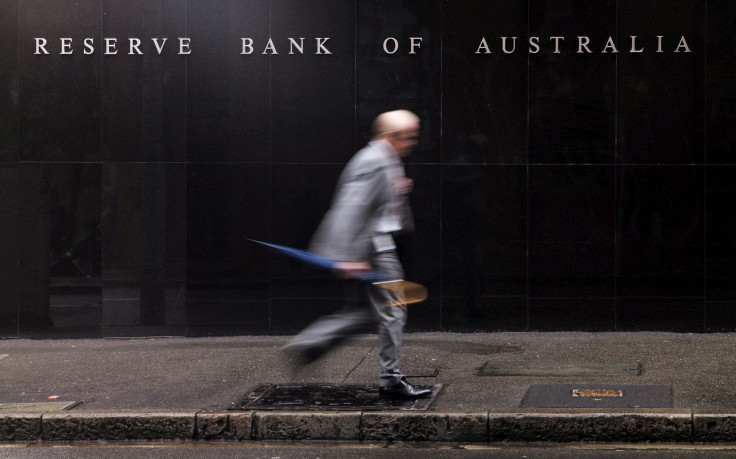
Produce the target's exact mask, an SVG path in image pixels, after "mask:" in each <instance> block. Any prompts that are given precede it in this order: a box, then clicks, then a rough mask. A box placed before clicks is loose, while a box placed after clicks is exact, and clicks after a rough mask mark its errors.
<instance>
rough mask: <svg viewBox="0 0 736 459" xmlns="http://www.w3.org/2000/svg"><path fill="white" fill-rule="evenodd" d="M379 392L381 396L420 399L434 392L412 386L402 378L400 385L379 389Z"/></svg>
mask: <svg viewBox="0 0 736 459" xmlns="http://www.w3.org/2000/svg"><path fill="white" fill-rule="evenodd" d="M378 392H379V393H380V394H381V395H387V396H389V397H413V398H420V397H426V396H428V395H429V394H431V393H432V390H431V389H420V388H418V387H416V386H412V385H411V384H409V382H407V380H406V379H404V378H402V379H401V382H400V383H398V384H394V385H393V386H386V387H379V388H378Z"/></svg>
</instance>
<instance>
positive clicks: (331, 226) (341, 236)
mask: <svg viewBox="0 0 736 459" xmlns="http://www.w3.org/2000/svg"><path fill="white" fill-rule="evenodd" d="M391 151H392V150H391V145H390V144H389V143H388V142H386V141H385V140H379V141H374V142H371V143H369V144H368V145H367V146H366V147H365V148H363V149H362V150H360V151H359V152H358V153H356V154H355V156H353V158H352V159H351V160H350V161H349V162H348V164H347V165H346V166H345V169H344V170H343V172H342V174H341V175H340V178H339V180H338V182H337V187H336V190H335V196H334V198H333V201H332V206H331V207H330V210H329V211H328V212H327V214H326V215H325V217H324V219H323V220H322V223H321V224H320V225H319V227H318V228H317V231H316V232H315V234H314V237H313V238H312V242H311V243H310V245H309V250H310V251H311V252H314V253H316V254H318V255H321V256H323V257H327V258H331V259H334V260H339V261H368V260H369V259H370V255H371V249H372V238H373V237H374V236H376V235H377V234H378V233H377V226H378V223H379V221H380V219H381V217H382V216H383V214H384V212H385V209H386V207H387V206H388V205H389V203H390V202H391V196H392V193H393V191H392V185H391V180H390V179H389V175H388V168H389V167H390V166H391V165H393V164H395V163H396V162H397V161H398V159H396V158H394V157H393V156H392V155H391Z"/></svg>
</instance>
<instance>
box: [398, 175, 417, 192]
mask: <svg viewBox="0 0 736 459" xmlns="http://www.w3.org/2000/svg"><path fill="white" fill-rule="evenodd" d="M393 187H394V194H409V193H411V191H412V190H413V189H414V180H412V179H410V178H408V177H401V178H398V179H394V181H393Z"/></svg>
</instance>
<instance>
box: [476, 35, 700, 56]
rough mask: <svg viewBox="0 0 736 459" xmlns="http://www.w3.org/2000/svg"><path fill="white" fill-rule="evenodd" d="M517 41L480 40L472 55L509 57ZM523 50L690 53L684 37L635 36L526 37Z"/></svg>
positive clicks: (514, 49) (505, 39)
mask: <svg viewBox="0 0 736 459" xmlns="http://www.w3.org/2000/svg"><path fill="white" fill-rule="evenodd" d="M517 41H519V40H517V37H497V38H495V39H486V37H483V38H481V40H480V44H479V45H478V47H477V48H476V50H475V54H493V52H494V51H498V52H502V53H504V54H512V53H514V52H516V50H517ZM525 46H526V48H527V52H528V53H529V54H537V53H539V52H540V51H542V50H549V51H551V52H552V53H553V54H560V53H562V51H563V50H564V51H568V52H569V51H574V52H575V53H577V54H594V53H600V54H608V53H610V54H616V53H618V52H619V51H620V52H628V53H644V52H655V53H664V52H675V53H689V52H691V51H690V45H688V43H687V40H686V39H685V36H681V37H680V38H679V39H674V40H672V39H667V38H665V37H664V35H657V36H656V37H655V38H649V39H644V38H641V37H639V36H637V35H629V36H628V37H626V39H621V38H618V39H614V38H613V37H608V39H607V40H605V41H602V40H600V41H598V42H593V41H591V39H590V37H587V36H585V35H578V36H577V37H574V38H571V37H564V36H550V37H544V38H543V37H529V38H528V39H527V41H526V43H525V44H519V46H518V48H519V49H522V48H523V47H525ZM521 52H524V51H521Z"/></svg>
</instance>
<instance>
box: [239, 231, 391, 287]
mask: <svg viewBox="0 0 736 459" xmlns="http://www.w3.org/2000/svg"><path fill="white" fill-rule="evenodd" d="M249 240H250V241H253V242H255V243H258V244H262V245H265V246H267V247H270V248H272V249H274V250H276V251H277V252H279V253H282V254H284V255H287V256H289V257H291V258H294V259H296V260H299V261H301V262H303V263H306V264H307V265H309V266H312V267H315V268H318V269H322V270H325V271H332V268H333V267H334V266H335V263H337V262H338V260H331V259H329V258H325V257H320V256H319V255H315V254H313V253H310V252H305V251H304V250H299V249H294V248H292V247H286V246H284V245H278V244H271V243H269V242H262V241H256V240H255V239H249ZM358 279H359V280H361V281H364V282H376V281H385V280H389V279H391V277H390V276H387V275H385V274H381V273H379V272H377V271H366V272H365V273H363V274H362V275H361V276H360V277H359V278H358Z"/></svg>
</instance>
